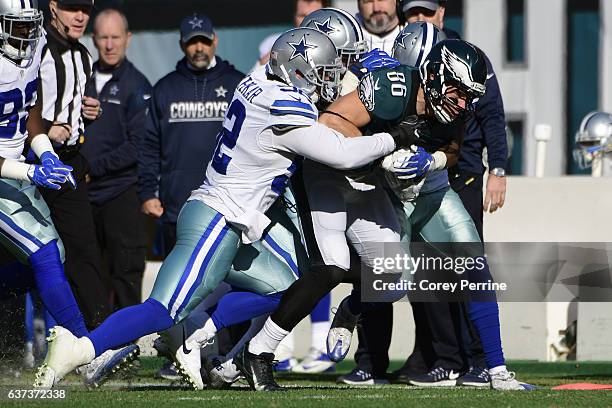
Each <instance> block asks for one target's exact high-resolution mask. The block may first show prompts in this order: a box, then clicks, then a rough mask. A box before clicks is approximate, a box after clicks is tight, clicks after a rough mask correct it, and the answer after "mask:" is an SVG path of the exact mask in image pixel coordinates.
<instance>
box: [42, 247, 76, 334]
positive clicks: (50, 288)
mask: <svg viewBox="0 0 612 408" xmlns="http://www.w3.org/2000/svg"><path fill="white" fill-rule="evenodd" d="M30 265H31V266H32V269H33V270H34V280H35V281H36V288H37V289H38V294H39V296H40V299H41V300H42V302H43V304H44V305H45V307H46V308H47V310H48V311H49V313H51V316H53V318H54V319H55V320H56V321H57V324H59V325H60V326H62V327H65V328H66V329H68V330H70V331H71V332H72V334H74V335H75V336H77V337H82V336H85V335H86V334H87V329H86V328H85V321H84V320H83V315H82V314H81V311H80V310H79V306H78V305H77V303H76V300H75V299H74V295H73V294H72V289H70V285H69V284H68V281H67V280H66V275H64V266H63V265H62V261H61V258H60V253H59V249H58V247H57V242H56V241H51V242H49V243H48V244H47V245H45V246H44V247H42V248H40V249H39V250H38V251H36V252H35V253H33V254H32V255H30Z"/></svg>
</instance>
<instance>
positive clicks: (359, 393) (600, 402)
mask: <svg viewBox="0 0 612 408" xmlns="http://www.w3.org/2000/svg"><path fill="white" fill-rule="evenodd" d="M162 363H163V361H162V360H161V359H159V358H142V359H141V369H140V370H139V372H138V374H137V375H136V376H135V377H133V378H132V379H131V380H130V381H127V380H118V381H112V382H109V383H107V384H106V385H105V386H104V387H102V388H100V389H96V390H87V389H85V388H84V387H83V386H82V385H81V384H80V383H79V379H78V377H76V376H69V377H68V378H67V380H66V384H63V385H62V387H61V388H62V389H65V390H66V397H65V399H62V400H23V399H21V400H18V401H17V400H9V399H8V398H7V395H8V390H9V389H25V388H30V384H31V383H32V380H33V378H34V374H33V372H22V374H21V376H20V377H19V378H15V377H14V376H12V377H11V376H9V375H8V374H3V375H2V377H1V379H0V391H1V392H2V394H1V395H0V406H2V407H5V406H24V405H26V406H69V407H110V406H125V407H177V406H199V407H207V408H208V407H226V408H228V407H231V408H234V407H239V408H244V407H252V406H262V407H268V408H275V407H312V406H316V407H317V408H323V407H340V406H341V407H348V406H350V407H372V406H376V407H379V406H384V407H385V408H390V407H415V406H416V407H449V406H452V407H487V408H500V407H525V406H537V407H612V391H555V390H551V387H553V386H555V385H560V384H567V383H576V382H594V383H612V363H580V364H576V363H536V362H523V361H514V362H511V363H510V365H509V367H510V369H512V370H514V371H516V373H517V377H518V378H519V379H520V380H521V381H524V382H529V383H531V384H534V385H536V386H538V387H539V389H538V390H536V391H532V392H497V391H491V390H478V389H468V388H459V387H457V388H450V389H424V388H416V387H409V386H403V385H387V386H379V387H376V388H373V387H369V388H349V387H347V386H340V385H337V384H335V378H336V376H337V375H338V373H343V372H348V371H349V370H350V369H351V368H352V364H351V363H343V364H341V365H340V366H339V367H338V373H334V374H321V375H302V374H299V375H298V374H286V375H279V376H278V379H279V383H280V384H281V385H284V386H286V387H287V388H288V392H284V393H273V394H269V393H255V392H251V391H249V390H248V388H247V387H246V385H244V384H239V385H237V386H235V387H234V388H232V390H229V391H215V390H204V391H192V390H188V389H187V388H185V387H184V386H182V385H180V384H173V383H171V382H169V381H166V380H158V379H155V378H154V377H153V376H154V374H155V372H156V371H157V370H158V369H159V368H160V367H161V365H162ZM398 366H399V364H397V363H394V364H392V367H391V369H395V368H397V367H398Z"/></svg>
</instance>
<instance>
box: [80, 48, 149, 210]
mask: <svg viewBox="0 0 612 408" xmlns="http://www.w3.org/2000/svg"><path fill="white" fill-rule="evenodd" d="M98 69H99V66H98V62H96V63H95V64H94V73H95V72H96V71H97V70H98ZM109 73H112V75H113V76H112V78H111V79H110V80H109V81H108V82H107V83H106V84H105V85H104V87H103V88H102V90H101V92H100V94H99V95H98V92H97V91H96V81H95V80H93V79H92V80H91V81H88V83H87V87H86V88H85V94H86V95H87V96H91V97H94V98H97V99H99V100H100V103H101V106H102V116H101V117H100V118H98V119H97V120H95V121H93V122H90V123H89V124H88V125H87V126H86V127H85V143H84V144H83V147H82V149H81V153H82V154H83V156H85V158H86V159H87V161H88V162H89V165H90V170H89V176H90V177H91V182H90V183H89V185H88V189H89V198H90V200H91V202H92V203H93V204H96V205H103V204H105V203H106V202H108V201H110V200H112V199H113V198H115V197H117V196H119V195H120V194H121V193H123V192H124V191H125V190H127V189H128V188H130V187H131V186H132V185H135V184H136V182H137V180H138V172H137V164H138V161H137V157H138V152H137V149H138V140H139V139H141V138H142V137H143V136H144V129H145V120H146V110H147V107H148V105H149V100H148V99H149V98H150V94H151V84H150V83H149V81H148V80H147V79H146V78H145V77H144V75H142V74H141V73H140V72H139V71H138V70H137V69H136V68H135V67H134V65H132V63H131V62H129V61H128V60H127V59H126V60H124V61H123V62H122V63H121V64H120V65H119V66H118V67H117V68H114V69H113V70H111V71H109ZM94 75H95V74H94Z"/></svg>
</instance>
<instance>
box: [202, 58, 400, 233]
mask: <svg viewBox="0 0 612 408" xmlns="http://www.w3.org/2000/svg"><path fill="white" fill-rule="evenodd" d="M317 118H318V111H317V108H316V107H315V106H314V104H313V103H312V101H311V100H310V99H309V98H308V96H307V95H306V94H304V93H302V92H300V91H299V90H298V89H297V88H294V87H289V86H286V85H283V84H282V83H280V82H278V81H274V80H271V79H268V78H267V77H266V73H265V71H264V69H261V70H258V71H256V72H255V73H253V74H252V75H250V76H248V77H246V78H245V79H244V80H243V81H242V82H241V83H240V84H239V85H238V87H237V88H236V93H235V95H234V99H233V100H232V103H231V104H230V106H229V108H228V111H227V114H226V116H225V120H224V122H223V130H222V132H221V133H220V134H219V136H218V142H217V148H216V151H215V154H214V156H213V159H212V161H211V162H210V163H209V165H208V168H207V170H206V179H205V180H204V184H202V186H201V187H200V188H199V189H198V190H195V191H194V192H193V193H192V195H191V197H190V199H200V200H202V201H204V202H205V203H206V204H208V205H209V206H210V207H212V208H214V209H215V210H217V211H219V212H220V213H222V214H223V215H224V216H225V217H226V219H227V220H228V221H229V222H231V223H233V224H234V225H236V226H238V227H239V228H240V229H241V230H242V231H243V240H244V241H245V242H252V241H255V240H257V239H259V237H260V236H261V234H262V232H263V230H264V229H265V228H266V226H267V225H268V224H269V222H270V221H269V219H268V218H267V217H266V216H265V215H264V213H265V212H266V210H267V209H268V208H270V206H271V205H272V203H273V202H274V200H276V198H277V197H278V196H279V195H280V194H282V192H283V191H284V189H285V187H286V185H287V182H288V180H289V177H291V175H292V174H293V173H294V172H295V170H296V169H297V166H298V165H299V163H300V162H301V160H302V157H306V158H308V159H312V160H314V161H318V162H321V163H324V164H326V165H329V166H331V167H334V168H339V169H349V168H353V167H359V166H363V165H365V164H367V163H369V162H371V161H373V160H375V159H377V158H378V157H381V156H383V155H386V154H388V153H390V152H391V151H392V150H393V149H394V147H395V143H394V141H393V138H392V137H391V136H390V135H388V134H379V135H374V136H372V137H369V138H357V139H346V138H345V137H344V136H342V135H341V134H340V133H338V132H335V131H333V130H331V129H329V128H327V127H325V126H323V125H321V124H318V123H317ZM359 139H362V140H359Z"/></svg>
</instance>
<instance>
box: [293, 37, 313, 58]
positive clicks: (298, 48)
mask: <svg viewBox="0 0 612 408" xmlns="http://www.w3.org/2000/svg"><path fill="white" fill-rule="evenodd" d="M288 44H289V45H290V46H291V48H293V53H292V54H291V57H290V58H289V61H291V60H293V59H294V58H297V57H302V58H303V59H304V61H305V62H308V54H307V51H308V50H310V49H313V48H317V46H316V45H310V44H307V43H306V35H303V36H302V39H301V40H300V42H298V43H288Z"/></svg>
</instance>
